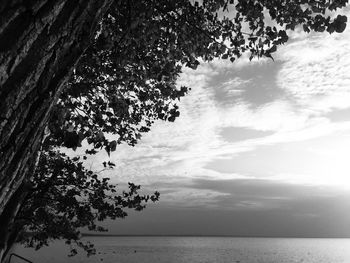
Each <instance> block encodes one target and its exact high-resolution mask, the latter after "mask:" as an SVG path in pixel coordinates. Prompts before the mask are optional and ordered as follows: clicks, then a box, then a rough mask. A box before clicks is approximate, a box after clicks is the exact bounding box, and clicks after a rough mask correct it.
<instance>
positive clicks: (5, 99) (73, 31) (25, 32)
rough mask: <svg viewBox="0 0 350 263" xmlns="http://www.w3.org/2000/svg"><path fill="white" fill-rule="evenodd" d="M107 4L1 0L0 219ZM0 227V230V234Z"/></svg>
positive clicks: (99, 1)
mask: <svg viewBox="0 0 350 263" xmlns="http://www.w3.org/2000/svg"><path fill="white" fill-rule="evenodd" d="M111 3H112V0H32V1H29V0H17V1H16V0H0V216H1V215H3V212H4V210H5V209H6V206H7V204H9V200H10V199H11V197H12V196H14V193H15V192H16V190H17V189H18V188H19V187H20V185H21V184H22V182H23V180H24V178H26V177H29V176H30V174H29V172H30V171H29V170H30V167H31V166H32V164H33V163H34V162H35V156H36V154H35V153H36V152H37V151H38V150H39V148H40V144H41V141H42V136H43V133H44V129H45V127H46V124H47V121H48V118H49V116H50V112H51V109H52V107H53V105H54V104H55V103H56V102H57V100H58V97H59V95H60V93H61V91H62V89H63V86H64V85H65V83H66V82H67V80H68V78H69V75H70V73H71V72H72V69H73V68H74V66H75V65H76V63H77V62H78V60H79V58H80V56H81V55H82V53H83V52H84V51H85V49H86V48H87V47H88V45H89V43H90V40H91V39H92V38H93V36H94V33H95V31H96V28H97V25H98V22H99V21H100V19H101V17H102V16H103V15H104V13H105V12H106V11H107V10H108V8H109V6H110V4H111ZM1 227H2V226H1V225H0V229H1Z"/></svg>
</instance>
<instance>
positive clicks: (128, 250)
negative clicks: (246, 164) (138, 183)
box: [12, 237, 350, 263]
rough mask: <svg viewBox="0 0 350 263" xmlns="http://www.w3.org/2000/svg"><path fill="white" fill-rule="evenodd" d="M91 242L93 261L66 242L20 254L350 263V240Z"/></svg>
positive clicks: (201, 262) (199, 262) (163, 262)
mask: <svg viewBox="0 0 350 263" xmlns="http://www.w3.org/2000/svg"><path fill="white" fill-rule="evenodd" d="M86 239H88V238H86ZM89 240H91V241H92V242H94V244H95V246H96V248H97V249H98V251H99V254H97V255H96V256H92V257H89V258H86V257H85V255H84V253H80V254H79V255H77V256H75V257H72V258H68V257H67V256H66V255H67V253H68V250H67V249H66V248H65V247H64V245H63V242H55V243H53V244H52V246H50V247H49V248H45V249H42V250H40V251H38V252H33V251H32V250H30V249H24V248H18V249H17V250H16V253H19V254H20V255H22V256H25V257H26V258H29V259H30V260H32V261H33V262H35V263H44V262H45V263H46V262H49V263H56V262H106V263H112V262H113V263H206V262H207V263H228V262H233V263H286V262H288V263H289V262H303V263H350V239H312V238H231V237H91V238H89ZM12 262H23V261H20V260H18V261H15V260H13V261H12Z"/></svg>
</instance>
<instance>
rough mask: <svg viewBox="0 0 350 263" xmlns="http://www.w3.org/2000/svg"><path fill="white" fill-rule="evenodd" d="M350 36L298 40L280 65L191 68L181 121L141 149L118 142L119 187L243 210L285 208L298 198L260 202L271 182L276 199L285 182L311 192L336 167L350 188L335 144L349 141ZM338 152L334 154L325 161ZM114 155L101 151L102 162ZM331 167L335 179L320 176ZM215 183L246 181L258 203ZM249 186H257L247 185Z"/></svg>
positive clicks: (187, 203)
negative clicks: (261, 193) (123, 184)
mask: <svg viewBox="0 0 350 263" xmlns="http://www.w3.org/2000/svg"><path fill="white" fill-rule="evenodd" d="M349 40H350V34H349V32H348V31H347V32H345V33H344V34H338V35H336V34H333V35H331V36H329V35H326V34H322V35H317V34H314V35H309V36H308V37H305V34H304V35H301V34H299V35H298V34H297V35H295V36H294V39H293V41H292V43H290V44H288V45H286V46H285V47H282V48H281V49H280V50H279V51H278V52H277V55H276V57H275V61H276V62H275V63H273V62H272V61H271V60H268V59H263V60H254V61H253V62H252V63H249V62H248V59H247V58H243V59H240V60H239V61H238V62H237V63H230V62H228V61H226V60H221V61H219V60H215V61H213V62H211V63H202V64H201V65H200V66H199V67H198V69H197V70H196V71H193V70H190V69H184V72H183V74H182V75H181V77H180V79H179V81H178V83H177V84H178V85H179V86H181V85H186V86H189V87H191V88H192V90H191V91H190V93H189V95H188V96H187V97H185V98H183V99H182V100H181V101H180V102H179V106H180V113H181V115H180V117H179V118H178V119H177V120H176V121H175V123H165V122H160V121H159V122H156V123H155V125H154V126H153V127H152V129H151V131H150V132H149V133H148V134H145V135H144V136H143V138H142V140H141V142H140V143H139V144H138V145H136V146H135V147H132V148H131V147H128V146H126V145H121V146H118V149H117V151H116V152H115V153H113V154H112V156H111V160H112V161H114V162H115V163H116V165H117V167H116V168H115V169H114V170H113V171H109V172H107V173H106V175H108V176H110V177H112V181H113V182H126V181H132V182H135V183H138V184H142V185H143V186H144V188H145V189H146V190H147V191H151V190H152V189H157V190H160V191H161V192H163V195H162V200H163V202H164V203H166V204H168V205H170V204H173V205H174V206H177V207H180V206H184V207H197V206H198V207H205V206H207V207H215V206H218V207H223V206H225V205H227V206H229V205H228V203H230V202H231V204H232V205H233V204H234V205H233V206H235V207H236V208H237V209H238V208H240V209H243V208H247V209H255V208H256V209H262V208H271V209H272V208H273V209H277V208H278V207H279V208H281V207H282V206H281V204H284V203H283V202H285V200H287V199H288V198H289V197H288V196H287V197H288V198H287V197H286V196H284V197H283V196H282V197H281V196H280V198H281V199H278V198H277V197H278V196H277V197H276V196H264V197H263V196H260V197H259V198H261V200H258V199H259V198H258V197H257V196H255V193H256V192H258V191H259V190H258V189H257V188H260V187H261V188H262V189H269V187H272V186H271V184H272V185H273V186H275V185H276V188H273V187H272V188H273V189H272V188H270V191H271V193H276V192H275V191H277V190H278V187H282V185H278V184H277V182H284V183H285V185H283V187H282V188H281V189H284V188H286V189H291V188H293V189H297V188H298V187H301V188H302V189H307V188H303V185H314V186H315V185H320V183H322V184H323V185H326V184H329V183H330V182H329V181H330V180H329V178H332V176H333V175H331V172H332V171H333V172H336V173H337V174H339V176H338V177H337V176H333V178H337V180H338V185H339V184H341V182H345V180H346V178H345V177H344V174H346V172H347V171H350V169H349V170H347V169H348V168H347V166H346V165H345V162H344V160H345V159H344V158H343V157H341V158H339V156H340V155H341V156H345V155H346V151H345V150H344V149H345V148H344V147H343V146H342V144H341V143H335V142H334V139H332V138H333V137H338V138H340V139H342V140H343V139H344V138H345V137H346V134H347V133H349V132H350V117H346V113H347V110H348V109H349V108H350V88H349V87H350V85H349V84H350V77H349V76H350V75H348V73H347V72H348V71H349V70H348V69H349V68H350V57H349V56H350V55H349V54H350V52H349V51H350V50H349V49H350V47H349V45H348V43H349ZM342 112H343V113H342ZM341 113H342V117H341V118H340V117H339V116H340V114H341ZM313 140H319V141H318V145H321V146H322V147H321V146H320V147H315V143H313ZM322 141H323V143H322ZM325 142H330V143H328V144H327V143H325ZM333 143H335V144H333ZM332 145H333V146H332ZM335 145H336V146H335ZM344 145H345V144H344ZM332 147H334V148H335V150H334V151H333V154H332V155H331V156H327V157H320V154H322V152H324V151H327V150H328V149H331V148H332ZM284 149H287V150H285V151H284ZM306 149H307V150H306ZM310 149H312V151H313V152H311V151H309V150H310ZM307 151H309V152H307ZM306 152H307V153H306ZM337 153H338V156H337ZM335 156H336V157H335ZM347 156H348V155H347ZM302 157H305V161H302ZM105 158H107V156H106V155H103V156H102V155H99V156H98V157H97V159H96V160H95V163H96V164H99V163H100V160H104V159H105ZM318 158H319V159H318ZM336 158H338V159H341V162H340V163H339V162H337V161H336ZM342 158H343V159H342ZM317 160H318V161H319V163H317ZM304 162H305V163H309V164H310V165H311V166H312V167H311V166H303V165H304ZM335 165H336V166H337V167H338V168H333V170H332V167H333V166H335ZM310 167H311V168H310ZM339 167H340V168H339ZM307 169H309V170H307ZM322 170H324V171H327V173H326V172H323V174H322V175H321V176H319V178H322V180H323V181H322V180H321V179H319V180H317V178H318V177H317V176H318V174H319V173H321V172H322ZM327 178H328V179H327ZM257 179H259V180H261V181H256V180H257ZM200 180H209V181H210V182H211V187H208V188H203V182H204V181H200ZM213 180H217V181H219V183H220V184H221V183H224V182H227V187H231V188H232V189H233V190H237V191H238V190H239V189H237V187H236V185H235V184H234V182H237V186H238V187H241V189H244V190H245V191H247V195H250V198H248V197H247V198H241V197H237V196H236V197H237V199H235V198H236V197H235V196H233V194H232V193H231V192H223V191H221V190H222V189H215V188H213V187H212V185H213V182H212V181H213ZM223 180H229V181H223ZM230 180H232V181H230ZM244 180H251V181H245V182H246V185H244V184H243V183H242V182H243V181H244ZM327 180H328V181H327ZM342 180H343V181H342ZM194 182H196V183H197V186H196V185H193V184H194ZM199 182H201V183H202V185H201V187H202V188H201V187H200V186H198V184H199ZM228 182H229V183H228ZM231 182H232V183H231ZM249 183H254V185H255V186H256V188H254V187H253V186H252V185H249ZM289 184H290V187H291V188H288V187H289V186H288V185H289ZM333 185H334V184H333ZM248 186H249V187H248ZM264 186H265V188H264ZM301 188H300V189H299V190H300V191H303V190H301ZM309 190H310V189H309ZM295 191H297V190H295ZM332 193H333V194H335V192H332ZM265 194H267V193H265ZM295 195H297V193H295ZM305 198H306V197H305ZM317 198H318V197H315V200H316V199H317ZM235 200H237V201H235ZM225 202H226V203H225ZM219 204H221V205H219ZM303 213H306V211H303Z"/></svg>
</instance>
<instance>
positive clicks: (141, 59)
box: [16, 0, 348, 253]
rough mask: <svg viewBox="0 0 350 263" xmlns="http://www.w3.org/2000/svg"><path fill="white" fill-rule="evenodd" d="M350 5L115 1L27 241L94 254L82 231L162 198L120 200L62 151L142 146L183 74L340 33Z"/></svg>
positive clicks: (39, 195)
mask: <svg viewBox="0 0 350 263" xmlns="http://www.w3.org/2000/svg"><path fill="white" fill-rule="evenodd" d="M347 2H348V1H346V0H333V1H330V0H297V1H283V0H203V1H202V2H201V3H199V2H197V1H189V0H161V1H159V0H130V1H115V2H114V3H113V4H112V6H111V8H110V9H109V11H108V12H107V14H106V15H105V16H104V18H103V19H102V21H101V22H100V24H99V28H98V30H97V31H96V34H95V38H94V40H93V43H92V44H91V45H90V47H89V48H88V49H87V50H86V52H85V54H84V55H83V57H82V58H81V59H80V61H79V63H78V65H77V67H76V69H75V71H74V73H73V75H72V78H71V79H70V81H69V83H68V85H67V87H66V88H65V90H64V92H63V94H62V95H61V97H60V99H59V101H58V103H57V105H56V106H55V109H54V111H53V114H52V115H51V118H50V121H49V124H48V128H49V130H50V134H49V136H48V138H47V139H46V140H45V142H44V145H43V151H42V154H41V159H40V162H39V165H38V168H37V171H36V173H35V175H34V176H33V178H32V183H33V188H32V190H31V191H30V193H29V194H28V197H27V199H26V202H25V203H24V204H23V206H22V209H21V210H20V213H19V214H18V219H17V221H16V224H18V225H22V226H24V229H25V230H27V231H30V232H31V233H32V234H31V235H29V236H22V241H24V242H26V243H27V244H29V245H30V246H35V247H37V248H39V247H41V246H42V245H44V244H46V243H47V241H48V240H49V239H56V238H63V239H66V240H67V243H71V242H72V241H74V242H77V244H78V245H81V246H83V247H84V248H85V249H86V250H87V251H88V252H89V253H90V252H92V250H91V247H90V246H89V245H84V244H82V243H79V242H80V241H79V229H80V228H81V227H88V228H89V229H90V230H104V229H102V228H99V227H98V226H97V225H96V223H95V222H96V220H104V219H106V218H112V219H115V218H123V217H125V216H126V212H125V211H124V209H125V208H133V209H136V210H142V209H143V208H144V204H145V202H147V201H148V200H151V201H157V200H158V197H159V194H158V193H157V192H156V193H155V194H154V195H151V196H144V195H139V194H138V193H137V190H138V189H139V186H136V185H134V184H129V192H123V193H121V194H118V193H117V192H116V189H115V186H114V185H111V184H109V183H108V179H106V178H103V179H101V178H99V177H98V176H97V175H96V174H95V173H93V172H92V171H89V170H86V168H84V166H83V164H82V162H80V160H78V159H77V158H71V157H68V156H65V155H64V154H63V153H60V152H59V151H58V150H57V149H58V148H59V147H67V148H72V149H76V148H78V147H81V145H82V142H83V141H84V140H85V141H86V142H87V143H88V145H89V147H88V148H87V149H85V155H89V154H96V153H97V152H98V151H100V150H101V149H104V150H105V151H107V153H108V154H110V152H113V151H115V150H116V149H117V146H118V145H119V144H121V143H127V144H129V145H131V146H134V145H135V144H136V143H137V141H138V140H139V139H140V138H141V136H142V133H145V132H148V131H149V130H150V128H151V126H152V123H153V122H154V121H155V120H157V119H160V120H165V121H171V122H172V121H174V120H175V119H176V118H177V117H178V116H179V115H180V112H179V107H178V106H177V102H178V101H179V100H180V99H181V97H183V96H185V95H186V94H187V92H188V91H189V89H188V88H187V87H177V86H176V80H177V78H178V76H179V74H180V73H181V69H182V67H189V68H192V69H196V68H197V66H198V65H199V64H200V61H212V60H213V59H215V58H220V59H228V60H230V61H231V62H234V61H235V60H236V59H237V58H239V57H241V56H242V54H243V53H245V52H248V53H249V54H250V58H251V59H253V58H255V57H256V58H261V57H269V58H272V55H273V53H274V52H276V50H277V47H278V46H279V45H282V44H284V43H286V42H287V41H288V32H289V30H294V29H296V28H301V29H302V30H303V31H305V32H311V31H315V32H323V31H327V32H329V33H333V32H337V33H341V32H343V31H344V29H345V26H346V22H347V18H346V16H342V15H337V16H334V15H332V14H331V12H333V11H336V10H338V9H339V8H342V7H344V6H345V5H346V4H347ZM194 88H195V87H194ZM111 135H113V136H111ZM112 137H113V139H110V138H112ZM83 158H86V156H83ZM105 165H107V163H105ZM108 165H110V166H113V163H111V162H108ZM58 226H59V227H58Z"/></svg>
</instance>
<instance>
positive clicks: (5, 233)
mask: <svg viewBox="0 0 350 263" xmlns="http://www.w3.org/2000/svg"><path fill="white" fill-rule="evenodd" d="M29 188H30V184H28V183H26V182H23V183H22V184H21V186H20V187H19V188H18V189H17V190H16V192H15V193H14V194H13V195H12V196H11V198H10V200H9V201H8V202H7V204H6V207H5V209H4V211H3V213H2V214H1V216H0V226H1V228H0V262H3V261H4V260H5V258H6V254H7V252H8V251H9V250H10V249H11V246H12V245H13V243H14V241H15V240H13V239H16V236H17V234H18V230H17V229H14V228H16V227H15V225H14V222H15V217H16V215H17V213H18V211H19V209H20V207H21V205H22V203H23V201H24V199H25V198H26V196H27V193H28V190H29Z"/></svg>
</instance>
